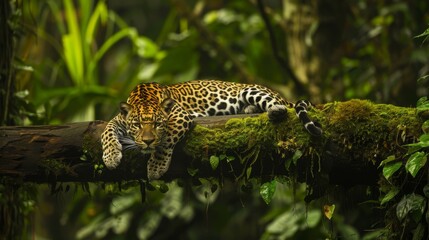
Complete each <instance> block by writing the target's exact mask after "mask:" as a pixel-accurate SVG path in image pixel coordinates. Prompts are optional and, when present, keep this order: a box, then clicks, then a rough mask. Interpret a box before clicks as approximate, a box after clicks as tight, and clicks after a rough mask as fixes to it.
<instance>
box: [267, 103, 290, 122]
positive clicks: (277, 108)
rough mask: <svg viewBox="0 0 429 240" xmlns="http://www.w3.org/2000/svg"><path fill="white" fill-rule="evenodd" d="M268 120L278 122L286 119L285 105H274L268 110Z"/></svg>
mask: <svg viewBox="0 0 429 240" xmlns="http://www.w3.org/2000/svg"><path fill="white" fill-rule="evenodd" d="M268 118H269V119H270V120H271V121H272V122H280V121H282V120H284V119H286V118H287V108H286V106H285V105H274V106H272V107H270V108H269V109H268Z"/></svg>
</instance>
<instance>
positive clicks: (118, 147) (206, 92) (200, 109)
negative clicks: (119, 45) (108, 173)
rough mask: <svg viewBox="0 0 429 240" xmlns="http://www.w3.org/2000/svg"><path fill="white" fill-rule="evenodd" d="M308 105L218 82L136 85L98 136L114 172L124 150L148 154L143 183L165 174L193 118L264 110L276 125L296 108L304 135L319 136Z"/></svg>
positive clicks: (261, 90) (249, 86) (258, 88)
mask: <svg viewBox="0 0 429 240" xmlns="http://www.w3.org/2000/svg"><path fill="white" fill-rule="evenodd" d="M310 106H311V105H310V103H309V102H308V101H298V102H297V104H293V103H290V102H287V101H286V100H284V99H283V98H282V97H281V96H280V95H279V94H278V93H277V92H275V91H273V90H271V89H269V88H266V87H263V86H260V85H255V84H240V83H231V82H223V81H217V80H195V81H190V82H186V83H181V84H175V85H169V86H162V85H159V84H158V83H143V84H139V85H138V86H137V87H136V88H135V89H134V90H133V91H132V92H131V94H130V96H129V97H128V100H127V102H126V103H121V104H120V113H119V114H118V115H117V116H116V117H114V118H113V119H112V120H110V121H109V123H108V124H107V126H106V129H105V130H104V132H103V134H102V137H101V142H102V145H103V161H104V163H105V165H106V167H107V168H109V169H114V168H116V167H117V166H118V165H119V164H120V162H121V158H122V150H123V147H125V148H133V147H138V148H139V149H140V150H141V151H142V152H143V153H145V154H150V158H149V161H148V164H147V173H148V179H158V178H160V177H161V176H162V175H163V174H164V173H165V172H166V171H167V170H168V167H169V165H170V162H171V156H172V154H173V149H174V147H175V145H176V143H177V142H179V141H180V140H181V139H182V138H183V137H184V135H185V134H186V132H187V131H188V130H189V128H190V127H191V124H192V119H194V118H195V117H204V116H214V115H230V114H239V113H260V112H268V117H269V118H270V120H272V121H279V120H281V119H284V118H285V117H286V114H287V109H286V108H287V107H289V108H291V107H295V110H296V113H297V116H298V117H299V118H300V120H301V121H302V122H303V124H304V127H305V128H306V129H307V130H308V132H310V133H311V134H312V135H321V134H322V130H321V128H320V127H319V126H318V125H317V124H315V123H314V122H313V121H311V119H310V118H309V117H308V116H307V109H308V107H310Z"/></svg>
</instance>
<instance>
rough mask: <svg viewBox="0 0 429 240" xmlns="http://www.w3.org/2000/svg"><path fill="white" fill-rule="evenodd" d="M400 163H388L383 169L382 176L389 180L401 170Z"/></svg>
mask: <svg viewBox="0 0 429 240" xmlns="http://www.w3.org/2000/svg"><path fill="white" fill-rule="evenodd" d="M401 166H402V162H395V163H388V164H386V165H385V166H384V167H383V176H384V177H385V178H386V179H387V180H389V178H390V177H391V176H392V175H393V174H394V173H395V172H396V171H398V170H399V168H401Z"/></svg>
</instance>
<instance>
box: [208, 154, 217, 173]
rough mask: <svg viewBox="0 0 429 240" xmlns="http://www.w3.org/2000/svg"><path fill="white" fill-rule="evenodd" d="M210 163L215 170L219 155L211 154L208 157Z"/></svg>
mask: <svg viewBox="0 0 429 240" xmlns="http://www.w3.org/2000/svg"><path fill="white" fill-rule="evenodd" d="M210 165H211V166H212V169H213V170H216V168H217V166H218V165H219V157H218V156H214V155H212V156H211V157H210Z"/></svg>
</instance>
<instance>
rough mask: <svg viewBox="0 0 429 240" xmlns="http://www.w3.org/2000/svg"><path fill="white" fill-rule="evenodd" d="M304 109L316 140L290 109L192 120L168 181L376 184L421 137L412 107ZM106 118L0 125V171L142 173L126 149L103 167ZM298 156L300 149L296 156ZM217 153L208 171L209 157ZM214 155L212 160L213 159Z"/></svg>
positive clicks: (77, 177)
mask: <svg viewBox="0 0 429 240" xmlns="http://www.w3.org/2000/svg"><path fill="white" fill-rule="evenodd" d="M320 108H322V109H315V110H314V111H311V112H310V116H311V117H312V118H313V119H317V121H319V122H320V123H321V125H322V126H323V129H324V133H323V137H320V138H317V137H312V136H310V135H309V134H308V133H307V132H305V130H304V128H303V126H302V124H301V123H300V122H299V120H298V119H297V117H296V116H295V114H294V112H293V110H292V109H291V110H290V112H289V116H288V117H289V118H288V119H287V120H286V121H284V122H282V123H280V124H276V125H275V124H272V123H270V122H269V120H268V118H267V116H266V114H261V115H250V116H249V115H233V116H222V117H206V118H197V119H196V120H195V122H196V126H195V127H194V129H193V130H192V131H190V132H189V134H188V136H187V138H186V139H185V140H184V141H182V143H181V144H179V145H178V146H176V151H175V153H174V155H173V161H172V165H171V166H170V169H169V171H168V172H167V174H166V175H165V176H164V177H163V178H164V179H166V180H169V179H176V178H182V179H185V178H190V177H191V176H190V173H191V174H196V175H195V176H196V177H215V178H221V179H222V178H232V179H233V180H239V179H247V178H251V177H262V178H265V179H271V178H273V177H274V176H290V175H291V174H293V175H294V176H297V178H298V180H299V181H302V182H304V181H305V182H307V183H308V184H315V183H316V182H320V181H322V180H323V181H325V182H326V181H328V182H329V183H330V184H340V185H343V186H351V185H355V184H366V185H375V184H377V180H378V177H379V169H377V168H378V166H379V164H380V162H381V161H382V160H384V159H385V158H386V157H387V156H390V155H393V154H394V155H395V156H402V155H404V154H405V153H406V150H407V149H406V148H404V147H402V146H403V145H404V144H406V143H410V142H413V141H415V139H417V138H418V137H419V136H420V134H421V129H420V127H421V124H422V121H421V120H420V119H419V118H418V117H417V116H416V111H415V109H412V108H404V107H396V106H392V105H383V104H373V103H371V102H369V101H362V100H351V101H347V102H338V103H329V104H325V105H324V106H320ZM105 124H106V123H105V122H102V121H93V122H81V123H72V124H67V125H61V126H29V127H1V128H0V174H1V175H3V176H11V177H19V178H22V179H23V180H25V181H33V182H52V181H75V182H87V181H109V182H112V181H123V180H132V179H144V178H146V177H145V176H146V161H145V156H142V155H140V153H136V152H126V153H125V157H124V160H123V162H122V163H121V165H120V167H119V168H118V169H117V170H113V171H110V170H107V169H103V170H102V171H101V173H98V169H95V166H99V165H101V162H100V161H101V144H100V134H101V132H102V131H103V129H104V127H105ZM300 153H302V154H300ZM211 156H217V157H218V158H219V159H220V161H219V166H218V167H217V168H216V170H213V169H212V166H211V164H210V161H209V159H210V158H211ZM212 160H213V159H212Z"/></svg>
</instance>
